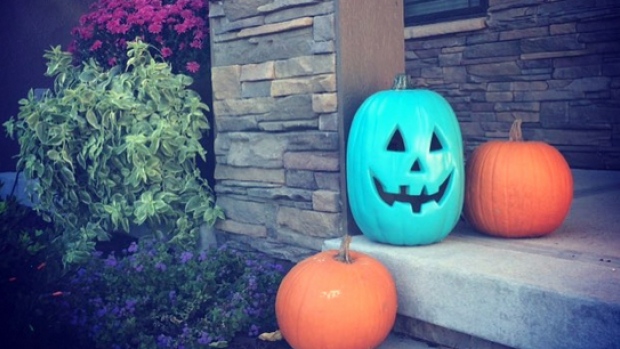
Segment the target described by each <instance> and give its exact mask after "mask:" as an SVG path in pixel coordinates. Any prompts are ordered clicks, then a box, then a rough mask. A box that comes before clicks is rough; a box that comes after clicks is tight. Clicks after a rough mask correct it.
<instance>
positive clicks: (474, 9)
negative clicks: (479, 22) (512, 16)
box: [404, 0, 489, 26]
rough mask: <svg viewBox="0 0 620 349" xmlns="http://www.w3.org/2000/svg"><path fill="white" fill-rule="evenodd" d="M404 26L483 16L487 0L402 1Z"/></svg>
mask: <svg viewBox="0 0 620 349" xmlns="http://www.w3.org/2000/svg"><path fill="white" fill-rule="evenodd" d="M404 2H405V25H407V26H412V25H419V24H429V23H436V22H446V21H450V20H455V19H463V18H470V17H477V16H483V15H485V14H486V10H487V8H488V7H489V1H488V0H404Z"/></svg>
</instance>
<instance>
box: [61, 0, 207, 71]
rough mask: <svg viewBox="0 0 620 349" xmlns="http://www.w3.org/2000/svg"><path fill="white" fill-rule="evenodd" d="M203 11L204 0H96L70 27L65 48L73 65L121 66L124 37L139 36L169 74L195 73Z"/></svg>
mask: <svg viewBox="0 0 620 349" xmlns="http://www.w3.org/2000/svg"><path fill="white" fill-rule="evenodd" d="M208 12H209V2H208V1H207V0H99V1H98V2H96V3H94V4H93V5H91V12H89V13H87V14H85V15H83V16H82V17H81V18H80V25H79V26H77V27H75V28H74V29H73V30H72V31H71V34H72V35H73V36H74V40H73V41H72V43H71V45H70V46H69V51H70V52H71V53H72V54H73V56H74V57H75V63H77V64H80V63H81V62H83V61H86V60H88V59H89V58H94V59H95V60H96V61H97V62H98V63H99V64H100V65H101V66H102V67H112V66H115V65H121V66H125V62H126V61H127V54H126V52H127V42H128V41H132V40H135V39H136V38H140V39H142V41H144V42H146V43H148V44H151V45H152V46H153V47H154V48H155V49H156V50H158V53H157V54H158V55H160V56H161V57H162V58H163V59H164V60H166V61H167V62H169V63H170V65H171V66H172V69H173V72H174V73H183V74H187V73H189V74H195V73H197V72H198V71H199V70H200V67H201V65H204V64H208V62H207V61H208V55H209V50H208V47H206V46H207V45H208V41H209V37H208V30H209V28H208V21H207V15H208ZM153 55H155V53H153Z"/></svg>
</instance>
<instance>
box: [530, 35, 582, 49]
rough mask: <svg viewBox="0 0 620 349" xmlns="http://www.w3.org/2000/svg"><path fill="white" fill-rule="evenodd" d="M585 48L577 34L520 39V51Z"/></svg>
mask: <svg viewBox="0 0 620 349" xmlns="http://www.w3.org/2000/svg"><path fill="white" fill-rule="evenodd" d="M585 48H586V46H585V44H583V43H580V42H579V40H578V35H577V34H564V35H554V36H548V37H543V38H530V39H524V40H521V51H522V53H532V52H549V51H571V50H582V49H585ZM519 53H520V52H519Z"/></svg>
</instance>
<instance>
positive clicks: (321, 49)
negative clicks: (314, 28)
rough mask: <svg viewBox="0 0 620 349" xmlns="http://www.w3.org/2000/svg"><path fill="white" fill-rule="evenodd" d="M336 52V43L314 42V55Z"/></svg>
mask: <svg viewBox="0 0 620 349" xmlns="http://www.w3.org/2000/svg"><path fill="white" fill-rule="evenodd" d="M335 51H336V48H335V47H334V41H333V40H332V41H313V42H312V53H314V54H324V53H333V52H335Z"/></svg>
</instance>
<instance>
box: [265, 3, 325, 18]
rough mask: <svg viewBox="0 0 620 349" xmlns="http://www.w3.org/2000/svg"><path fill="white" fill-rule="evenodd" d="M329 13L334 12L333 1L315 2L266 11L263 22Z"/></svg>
mask: <svg viewBox="0 0 620 349" xmlns="http://www.w3.org/2000/svg"><path fill="white" fill-rule="evenodd" d="M330 13H334V2H333V1H324V2H315V3H311V4H305V5H302V6H299V7H291V8H287V9H283V10H279V11H276V12H270V13H266V14H265V16H264V17H265V23H278V22H284V21H287V20H290V19H294V18H300V17H315V19H316V17H317V16H322V15H326V14H330Z"/></svg>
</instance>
